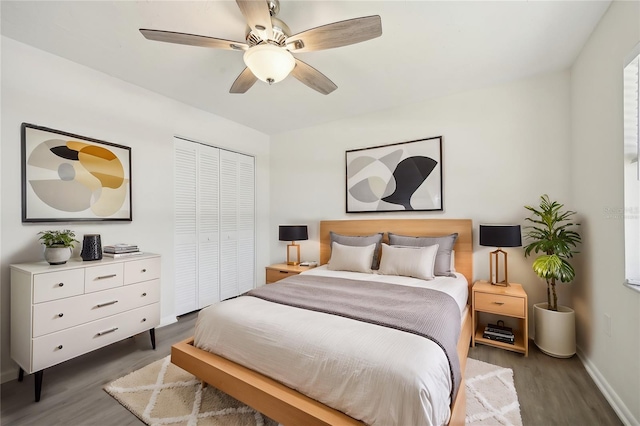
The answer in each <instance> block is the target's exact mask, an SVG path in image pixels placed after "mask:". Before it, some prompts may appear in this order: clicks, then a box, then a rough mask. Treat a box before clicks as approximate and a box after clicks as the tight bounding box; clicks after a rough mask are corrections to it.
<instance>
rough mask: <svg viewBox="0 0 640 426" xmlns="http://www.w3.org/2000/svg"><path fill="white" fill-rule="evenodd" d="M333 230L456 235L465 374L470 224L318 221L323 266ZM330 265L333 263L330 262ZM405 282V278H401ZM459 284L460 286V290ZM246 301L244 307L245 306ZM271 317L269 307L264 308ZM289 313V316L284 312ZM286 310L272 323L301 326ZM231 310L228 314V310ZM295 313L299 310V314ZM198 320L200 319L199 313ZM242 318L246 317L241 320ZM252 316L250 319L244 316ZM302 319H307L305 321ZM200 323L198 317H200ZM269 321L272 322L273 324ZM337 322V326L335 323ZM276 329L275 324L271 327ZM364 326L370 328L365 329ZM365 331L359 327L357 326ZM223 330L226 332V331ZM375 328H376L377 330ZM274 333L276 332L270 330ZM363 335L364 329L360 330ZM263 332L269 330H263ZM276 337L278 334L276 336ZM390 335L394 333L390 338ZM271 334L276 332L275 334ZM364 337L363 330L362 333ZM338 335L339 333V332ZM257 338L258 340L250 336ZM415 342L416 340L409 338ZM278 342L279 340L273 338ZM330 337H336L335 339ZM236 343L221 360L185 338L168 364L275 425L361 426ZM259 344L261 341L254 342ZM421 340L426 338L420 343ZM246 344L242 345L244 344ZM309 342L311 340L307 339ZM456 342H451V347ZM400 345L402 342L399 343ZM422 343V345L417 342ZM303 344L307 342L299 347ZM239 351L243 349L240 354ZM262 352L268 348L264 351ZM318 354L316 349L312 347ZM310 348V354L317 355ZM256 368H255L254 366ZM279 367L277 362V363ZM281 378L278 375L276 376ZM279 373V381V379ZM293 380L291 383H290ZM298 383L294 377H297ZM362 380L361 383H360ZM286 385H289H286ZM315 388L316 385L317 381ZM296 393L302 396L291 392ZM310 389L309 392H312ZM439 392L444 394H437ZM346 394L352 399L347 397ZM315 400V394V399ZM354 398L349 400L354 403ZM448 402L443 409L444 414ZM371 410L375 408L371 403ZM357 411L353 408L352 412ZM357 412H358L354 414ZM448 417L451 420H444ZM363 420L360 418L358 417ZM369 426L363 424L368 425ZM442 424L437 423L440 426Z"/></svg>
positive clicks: (459, 415) (459, 414) (453, 414)
mask: <svg viewBox="0 0 640 426" xmlns="http://www.w3.org/2000/svg"><path fill="white" fill-rule="evenodd" d="M331 231H333V232H336V233H338V234H342V235H370V234H372V233H375V232H385V238H386V236H387V234H386V233H387V232H392V233H396V234H401V235H412V236H427V235H428V236H438V235H447V234H451V233H454V232H455V233H458V239H457V241H456V244H455V246H454V250H455V270H456V272H457V274H456V275H458V276H459V277H462V281H463V282H464V285H466V286H467V289H466V290H467V291H466V292H464V296H463V297H464V298H466V299H467V300H464V299H460V297H459V298H458V299H459V301H458V303H459V304H460V305H461V308H463V309H462V310H461V311H462V314H461V319H460V324H461V328H460V337H459V339H458V341H457V344H454V346H455V348H454V351H457V357H458V359H459V364H460V369H461V371H464V366H465V364H466V357H467V353H468V349H469V342H470V336H471V320H470V310H469V309H468V308H466V309H465V306H464V305H465V304H466V303H465V302H467V301H468V296H467V295H468V294H469V292H468V288H469V287H468V286H469V285H470V280H471V279H472V276H473V275H472V272H473V271H472V239H471V221H470V220H464V219H463V220H446V219H443V220H422V219H411V220H357V221H323V222H321V224H320V234H321V235H320V264H321V265H324V264H326V263H327V261H328V259H329V257H330V237H329V233H330V232H331ZM332 264H333V262H332ZM331 273H332V272H326V271H325V270H324V268H318V269H317V271H315V273H314V274H315V275H316V276H318V275H319V276H322V275H323V274H324V275H327V274H329V275H330V274H331ZM405 278H406V277H405ZM464 285H463V287H464ZM238 299H240V302H237V299H236V300H234V301H232V303H227V302H225V304H226V305H222V306H228V307H230V309H231V308H233V307H234V304H235V303H240V304H241V305H238V306H242V309H241V311H242V310H245V311H246V309H250V310H251V311H253V314H254V315H257V316H258V317H260V316H261V315H263V311H262V309H265V306H264V304H269V302H265V301H263V300H259V299H254V298H253V297H240V298H238ZM247 301H248V302H247ZM244 303H249V305H244ZM269 309H270V311H269V312H271V310H272V308H269ZM287 309H289V311H287ZM290 309H296V308H290V307H283V308H278V309H277V310H276V311H277V313H274V318H277V317H278V316H279V317H280V318H283V317H286V318H292V319H294V321H293V323H299V322H301V321H306V319H300V320H299V321H297V320H295V319H296V317H295V316H293V317H292V316H291V315H292V314H291V311H290ZM231 310H233V309H231ZM298 311H300V310H299V309H298ZM313 314H315V315H327V314H322V313H318V312H311V313H308V314H307V313H305V314H301V315H313ZM201 315H202V314H201ZM245 316H246V315H245ZM248 316H251V315H248ZM265 318H267V319H266V320H265V321H264V322H265V324H266V325H267V326H268V324H269V323H271V322H272V320H271V319H269V318H268V317H265ZM304 318H307V317H304ZM199 321H200V318H199ZM273 321H276V320H275V319H274V320H273ZM328 321H330V322H332V327H334V328H336V329H341V328H342V327H341V326H340V322H339V321H351V322H354V321H353V320H349V319H345V318H337V319H329V320H328ZM336 321H337V322H336ZM317 322H318V323H319V322H320V321H316V320H314V321H310V322H309V323H310V324H316V323H317ZM274 324H275V322H274ZM368 326H369V327H375V326H371V325H368ZM358 327H364V326H360V325H359V326H358ZM225 328H226V327H225ZM378 328H380V327H378ZM274 330H275V327H274ZM363 330H364V329H363ZM267 331H268V330H267ZM228 332H229V333H232V334H233V333H234V332H235V331H234V330H229V331H228ZM263 332H264V330H260V333H259V334H260V336H262V335H263ZM280 332H281V331H280ZM296 332H297V333H300V330H299V329H298V330H293V329H292V330H291V333H292V335H293V336H298V337H295V339H296V342H297V341H300V342H302V341H303V339H304V335H301V334H298V335H296V334H295V333H296ZM393 332H395V333H396V334H395V335H394V334H393ZM274 333H275V334H274V335H277V333H276V332H275V331H274ZM365 333H366V332H364V331H363V334H365ZM386 333H390V334H389V335H388V336H387V337H384V339H385V341H387V340H386V339H387V338H389V339H395V338H400V339H405V338H406V337H398V336H397V335H398V334H402V335H406V334H407V333H402V332H398V331H397V330H391V331H386ZM338 334H339V333H338ZM255 337H257V335H256V336H255ZM413 337H414V338H415V337H416V336H413ZM279 338H281V336H280V337H278V339H279ZM335 338H339V336H338V337H335ZM268 339H269V338H266V339H264V338H263V339H262V341H265V340H267V341H268ZM236 340H237V342H238V343H237V346H238V347H237V348H230V349H229V350H228V351H227V349H226V348H224V350H223V348H222V346H225V345H221V347H220V348H219V349H220V351H219V352H221V353H224V354H228V355H227V357H223V356H220V355H216V354H214V353H211V352H208V351H206V350H203V349H200V348H198V347H196V346H194V339H193V338H191V339H187V340H185V341H183V342H180V343H178V344H176V345H174V346H173V347H172V355H171V356H172V362H173V363H174V364H176V365H178V366H179V367H181V368H183V369H185V370H187V371H189V372H191V373H192V374H194V375H195V376H197V377H199V378H200V379H202V380H203V381H204V382H206V383H208V384H210V385H212V386H214V387H216V388H218V389H220V390H222V391H224V392H225V393H227V394H229V395H231V396H233V397H235V398H237V399H239V400H240V401H242V402H244V403H246V404H247V405H249V406H251V407H253V408H255V409H256V410H258V411H260V412H262V413H264V414H265V415H267V416H269V417H271V418H273V419H274V420H276V421H278V422H280V423H282V424H284V425H302V424H304V425H315V424H318V425H321V424H324V425H327V424H331V425H336V424H362V423H361V422H360V421H358V420H355V419H354V418H352V417H349V416H347V415H346V414H344V413H343V412H341V411H338V410H336V409H334V408H331V407H330V406H328V405H325V404H322V403H320V402H318V401H317V400H315V399H312V398H309V397H308V396H306V395H305V394H304V393H309V389H300V386H299V385H300V383H297V384H296V383H295V381H290V380H288V378H287V377H286V371H275V373H274V371H271V370H270V368H271V367H272V365H271V364H273V365H275V367H273V368H275V369H276V370H278V368H280V370H282V367H278V366H277V364H278V363H276V362H272V361H273V359H274V358H273V356H276V355H272V354H271V353H269V350H270V348H268V347H266V346H265V347H260V346H256V347H260V348H261V350H265V351H266V353H268V354H269V356H267V357H266V358H265V357H263V360H264V359H268V360H271V361H269V362H267V363H266V364H265V363H263V364H260V362H259V357H257V359H258V361H251V360H247V359H244V358H243V356H242V354H243V352H246V348H244V347H243V346H242V345H243V343H242V342H243V341H245V340H251V339H242V338H239V339H236ZM256 340H260V339H256ZM421 340H423V341H426V340H427V339H421ZM329 342H331V345H330V346H332V347H336V346H338V347H339V349H340V347H341V346H344V348H345V351H347V349H346V348H348V347H349V345H350V342H349V341H344V344H343V345H340V344H339V341H336V340H331V339H330V338H327V343H329ZM245 343H246V342H245ZM255 343H256V345H258V344H261V342H255ZM311 343H313V340H311ZM454 343H455V342H454ZM399 344H401V343H399ZM421 344H422V343H421ZM304 345H306V343H304ZM243 348H244V349H243ZM265 348H267V349H265ZM316 349H317V348H316ZM316 349H314V350H316ZM277 356H283V357H284V358H285V359H284V360H283V363H284V364H285V365H286V363H287V362H291V363H292V364H293V361H295V360H294V359H291V360H287V359H286V357H287V356H289V355H287V354H286V353H285V354H284V355H277ZM227 358H231V359H233V360H234V361H236V362H233V361H230V360H229V359H227ZM303 361H304V362H307V361H306V360H302V361H301V362H303ZM256 363H257V364H256ZM241 364H243V365H248V366H251V367H253V368H254V369H250V368H246V367H244V366H243V365H241ZM280 364H282V363H280ZM255 370H258V371H261V372H262V373H265V371H266V374H267V375H269V376H273V377H276V378H278V379H280V381H276V380H273V379H271V378H269V377H267V375H265V374H261V373H259V372H258V371H255ZM279 374H280V375H279ZM282 374H284V376H282ZM309 375H310V376H309V377H306V378H303V379H302V380H303V381H304V382H306V381H309V383H310V384H311V385H312V386H315V383H316V382H314V379H315V378H316V377H315V376H317V372H315V373H314V372H313V371H312V370H309ZM291 379H292V380H293V379H294V378H291ZM296 379H297V378H296ZM363 380H364V379H363ZM283 383H286V384H288V385H289V386H285V384H283ZM318 383H320V382H318ZM293 388H297V389H300V390H301V392H299V391H297V390H295V389H293ZM314 389H315V387H314V388H313V389H312V390H314ZM458 389H459V391H458V392H457V394H456V396H455V399H454V400H453V403H452V404H451V407H450V408H451V411H450V413H447V418H448V419H449V424H463V423H464V416H465V394H464V384H463V383H462V384H461V385H460V386H459V388H458ZM343 391H349V392H351V391H353V389H349V388H346V389H345V390H343ZM330 393H331V392H329V393H327V392H325V393H324V394H323V396H322V398H318V399H323V400H325V401H329V402H328V404H329V405H332V406H336V404H335V403H334V401H331V400H330V399H329V400H327V399H326V395H330ZM379 393H380V394H381V395H384V392H379ZM439 393H442V394H443V395H439ZM347 395H351V394H350V393H347ZM434 395H435V396H436V397H437V398H440V399H443V398H448V397H449V395H446V394H445V392H436V393H434ZM314 396H317V395H314ZM356 399H357V398H355V397H354V400H356ZM448 402H450V401H449V400H447V409H448ZM373 405H375V403H373ZM339 408H340V409H341V410H342V411H346V412H354V411H350V410H351V408H350V407H346V408H345V407H344V406H339ZM356 408H357V407H356ZM355 412H357V411H355ZM449 414H450V416H449ZM439 416H440V417H439V418H443V417H442V414H439ZM359 418H362V417H359ZM369 422H370V421H367V423H369ZM440 423H441V422H438V424H440Z"/></svg>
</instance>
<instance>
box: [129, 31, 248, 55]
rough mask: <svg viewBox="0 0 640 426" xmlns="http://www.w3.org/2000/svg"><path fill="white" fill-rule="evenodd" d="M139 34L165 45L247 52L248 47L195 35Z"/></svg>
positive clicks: (151, 32)
mask: <svg viewBox="0 0 640 426" xmlns="http://www.w3.org/2000/svg"><path fill="white" fill-rule="evenodd" d="M140 32H141V33H142V35H143V36H144V37H145V38H146V39H147V40H155V41H164V42H166V43H176V44H186V45H189V46H200V47H212V48H215V49H227V50H247V49H248V48H249V45H247V44H246V43H242V42H239V41H231V40H224V39H221V38H214V37H207V36H201V35H195V34H185V33H175V32H172V31H160V30H148V29H144V28H141V29H140Z"/></svg>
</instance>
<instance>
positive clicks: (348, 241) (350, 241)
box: [329, 232, 383, 269]
mask: <svg viewBox="0 0 640 426" xmlns="http://www.w3.org/2000/svg"><path fill="white" fill-rule="evenodd" d="M382 235H383V234H382V232H381V233H379V234H373V235H368V236H364V237H354V236H351V235H341V234H336V233H335V232H329V236H330V237H331V246H332V247H333V243H334V242H336V243H338V244H342V245H343V246H355V247H362V246H368V245H370V244H375V245H376V248H375V251H374V253H373V260H372V261H371V269H378V266H379V265H380V244H381V243H382Z"/></svg>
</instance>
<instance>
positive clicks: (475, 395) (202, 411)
mask: <svg viewBox="0 0 640 426" xmlns="http://www.w3.org/2000/svg"><path fill="white" fill-rule="evenodd" d="M465 378H466V383H467V424H469V425H518V426H520V425H522V420H521V418H520V408H519V405H518V397H517V395H516V391H515V388H514V386H513V371H512V370H510V369H508V368H502V367H498V366H495V365H492V364H487V363H485V362H481V361H476V360H474V359H471V358H469V359H468V360H467V368H466V374H465ZM105 391H107V393H109V394H110V395H111V396H113V397H114V398H115V399H116V400H117V401H118V402H119V403H120V404H122V405H123V406H124V407H126V408H127V409H128V410H129V411H131V412H132V413H133V414H134V415H135V416H137V417H138V418H139V419H140V420H142V421H143V422H144V423H146V424H148V425H172V426H174V425H175V426H177V425H185V426H196V425H197V426H214V425H215V426H263V425H264V426H276V425H277V422H275V421H273V420H271V419H269V418H268V417H265V416H263V415H262V414H260V413H258V412H257V411H255V410H253V409H251V408H249V407H247V406H246V405H244V404H243V403H241V402H239V401H237V400H235V399H234V398H231V397H230V396H228V395H226V394H224V393H222V392H220V391H218V390H217V389H215V388H213V387H211V386H208V387H206V388H204V389H203V388H202V386H201V385H200V381H199V380H197V379H196V378H195V377H194V376H193V375H192V374H190V373H187V372H186V371H184V370H182V369H181V368H179V367H176V366H175V365H173V364H171V362H170V359H169V357H166V358H163V359H161V360H159V361H156V362H154V363H152V364H149V365H147V366H146V367H142V368H141V369H139V370H136V371H134V372H133V373H129V374H127V375H126V376H124V377H121V378H119V379H118V380H116V381H114V382H112V383H111V384H109V385H108V386H106V387H105Z"/></svg>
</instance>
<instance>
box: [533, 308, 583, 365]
mask: <svg viewBox="0 0 640 426" xmlns="http://www.w3.org/2000/svg"><path fill="white" fill-rule="evenodd" d="M533 322H534V328H535V342H536V346H537V347H538V348H540V350H541V351H542V352H544V353H545V354H547V355H550V356H553V357H556V358H570V357H572V356H573V355H574V354H575V353H576V314H575V311H574V310H573V309H571V308H568V307H566V306H560V305H558V310H557V311H550V310H549V309H547V304H546V303H536V304H535V305H533Z"/></svg>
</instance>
